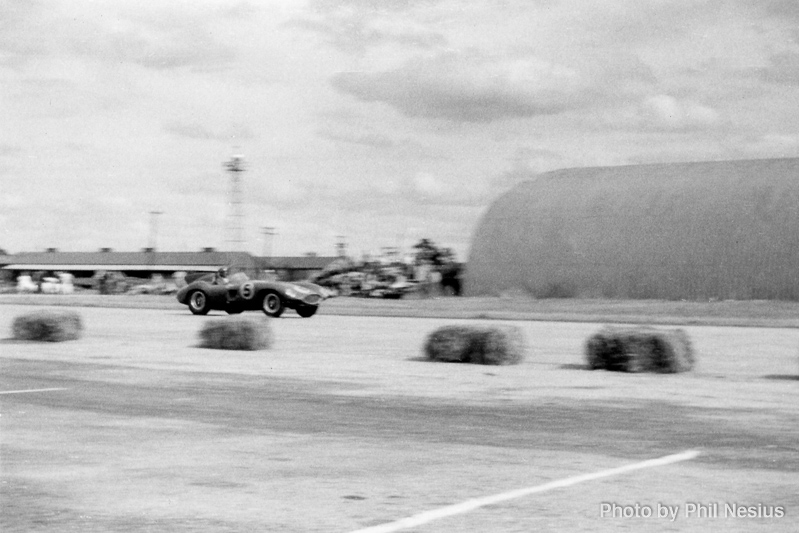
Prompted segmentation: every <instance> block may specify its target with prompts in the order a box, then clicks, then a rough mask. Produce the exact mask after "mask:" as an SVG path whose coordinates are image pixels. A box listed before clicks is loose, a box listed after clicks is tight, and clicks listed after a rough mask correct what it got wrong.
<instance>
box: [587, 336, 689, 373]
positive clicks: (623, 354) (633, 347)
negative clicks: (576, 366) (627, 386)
mask: <svg viewBox="0 0 799 533" xmlns="http://www.w3.org/2000/svg"><path fill="white" fill-rule="evenodd" d="M586 358H587V362H588V367H589V368H590V369H591V370H596V369H604V370H613V371H619V372H656V373H663V374H668V373H677V372H687V371H689V370H691V369H692V368H693V367H694V363H695V356H694V351H693V346H692V345H691V341H690V339H689V338H688V335H687V334H686V333H685V331H683V330H681V329H671V330H667V329H656V328H651V327H635V328H614V327H605V328H603V329H602V330H601V331H599V332H598V333H596V334H594V335H592V336H591V337H590V338H589V339H588V341H587V343H586Z"/></svg>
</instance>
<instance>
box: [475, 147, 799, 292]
mask: <svg viewBox="0 0 799 533" xmlns="http://www.w3.org/2000/svg"><path fill="white" fill-rule="evenodd" d="M465 290H466V294H468V295H482V294H493V295H497V294H501V293H505V292H524V293H526V294H529V295H531V296H533V297H537V298H548V297H605V298H658V299H708V298H718V299H783V300H798V299H799V159H795V158H794V159H761V160H746V161H721V162H703V163H678V164H656V165H636V166H622V167H604V168H576V169H568V170H557V171H554V172H548V173H545V174H541V175H539V176H536V177H535V178H534V179H532V180H531V181H527V182H524V183H521V184H519V185H517V186H516V187H514V188H513V189H512V190H510V191H509V192H507V193H506V194H505V195H503V196H501V197H500V198H499V199H498V200H496V201H495V202H494V204H493V205H492V206H491V207H490V208H489V209H488V211H487V212H486V213H485V215H484V216H483V218H482V220H481V221H480V223H479V224H478V226H477V228H476V230H475V233H474V236H473V238H472V245H471V250H470V257H469V260H468V264H467V268H466V277H465Z"/></svg>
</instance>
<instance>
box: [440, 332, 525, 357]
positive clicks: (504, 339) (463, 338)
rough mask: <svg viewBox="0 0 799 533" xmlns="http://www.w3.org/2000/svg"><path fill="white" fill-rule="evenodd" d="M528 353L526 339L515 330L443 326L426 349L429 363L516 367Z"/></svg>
mask: <svg viewBox="0 0 799 533" xmlns="http://www.w3.org/2000/svg"><path fill="white" fill-rule="evenodd" d="M525 351H526V342H525V339H524V335H523V334H522V331H521V330H520V329H519V328H518V327H516V326H494V327H486V326H443V327H441V328H439V329H437V330H435V331H434V332H432V333H431V334H430V335H428V336H427V340H426V341H425V345H424V352H425V355H426V356H427V358H428V359H432V360H434V361H447V362H460V363H475V364H480V365H515V364H518V363H520V362H521V361H522V360H523V359H524V353H525Z"/></svg>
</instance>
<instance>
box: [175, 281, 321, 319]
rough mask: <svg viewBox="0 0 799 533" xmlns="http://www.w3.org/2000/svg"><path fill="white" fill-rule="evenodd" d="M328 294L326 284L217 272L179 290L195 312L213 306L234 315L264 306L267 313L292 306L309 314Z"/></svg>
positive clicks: (273, 314) (275, 313)
mask: <svg viewBox="0 0 799 533" xmlns="http://www.w3.org/2000/svg"><path fill="white" fill-rule="evenodd" d="M324 298H325V296H324V293H323V291H322V288H321V287H318V286H317V285H314V284H313V283H308V282H295V283H290V282H285V281H264V280H249V279H248V280H246V281H241V282H234V283H231V282H228V281H227V280H226V279H224V278H222V279H220V278H219V277H218V276H216V275H214V274H208V275H206V276H202V277H200V278H198V279H196V280H194V281H192V282H191V283H189V284H188V285H186V286H185V287H183V288H182V289H180V290H179V291H178V293H177V299H178V301H179V302H180V303H182V304H184V305H188V306H189V310H190V311H191V312H192V313H194V314H195V315H205V314H207V313H208V311H210V310H212V309H216V310H219V311H226V312H228V313H229V314H231V315H233V314H237V313H241V312H242V311H257V310H261V311H263V312H264V313H265V314H266V315H267V316H271V317H279V316H280V315H282V314H283V311H285V310H286V308H289V309H294V310H295V311H297V314H298V315H300V316H301V317H303V318H308V317H311V316H313V315H314V314H315V313H316V310H317V309H318V308H319V304H320V303H321V302H322V300H324Z"/></svg>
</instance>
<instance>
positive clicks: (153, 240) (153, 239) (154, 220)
mask: <svg viewBox="0 0 799 533" xmlns="http://www.w3.org/2000/svg"><path fill="white" fill-rule="evenodd" d="M163 214H164V213H163V211H150V242H149V243H148V248H149V249H150V251H151V252H154V251H155V248H156V245H157V243H158V216H159V215H163Z"/></svg>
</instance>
